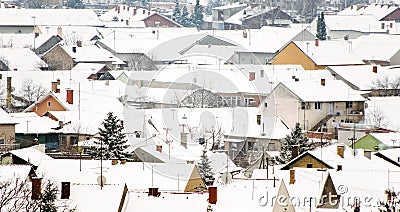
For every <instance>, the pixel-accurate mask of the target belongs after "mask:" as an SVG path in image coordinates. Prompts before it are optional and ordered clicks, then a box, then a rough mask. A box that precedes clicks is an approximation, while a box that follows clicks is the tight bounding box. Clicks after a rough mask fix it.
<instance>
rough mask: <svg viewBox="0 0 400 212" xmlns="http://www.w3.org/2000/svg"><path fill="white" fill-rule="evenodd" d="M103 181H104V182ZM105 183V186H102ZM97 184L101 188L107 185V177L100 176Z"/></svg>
mask: <svg viewBox="0 0 400 212" xmlns="http://www.w3.org/2000/svg"><path fill="white" fill-rule="evenodd" d="M102 179H103V180H102ZM102 181H103V185H102V184H101V182H102ZM97 183H98V184H99V185H100V186H104V185H105V184H106V177H105V176H104V175H103V176H102V175H100V176H98V177H97Z"/></svg>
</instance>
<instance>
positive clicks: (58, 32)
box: [57, 26, 62, 37]
mask: <svg viewBox="0 0 400 212" xmlns="http://www.w3.org/2000/svg"><path fill="white" fill-rule="evenodd" d="M57 35H58V36H59V37H62V28H61V26H58V27H57Z"/></svg>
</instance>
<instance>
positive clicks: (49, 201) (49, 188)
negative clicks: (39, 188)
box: [39, 180, 58, 212]
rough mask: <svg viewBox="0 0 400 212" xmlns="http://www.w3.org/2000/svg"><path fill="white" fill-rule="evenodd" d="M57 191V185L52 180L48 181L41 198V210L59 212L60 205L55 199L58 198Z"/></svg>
mask: <svg viewBox="0 0 400 212" xmlns="http://www.w3.org/2000/svg"><path fill="white" fill-rule="evenodd" d="M57 192H58V188H57V185H55V184H54V183H53V182H51V181H50V180H49V181H47V183H46V184H45V186H44V190H43V193H42V194H41V196H40V199H39V205H40V211H46V212H57V210H58V206H57V205H56V204H55V201H56V200H57Z"/></svg>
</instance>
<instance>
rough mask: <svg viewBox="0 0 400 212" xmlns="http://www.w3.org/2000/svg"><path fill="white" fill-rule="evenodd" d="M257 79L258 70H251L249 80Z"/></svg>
mask: <svg viewBox="0 0 400 212" xmlns="http://www.w3.org/2000/svg"><path fill="white" fill-rule="evenodd" d="M255 79H256V72H249V81H253V80H255Z"/></svg>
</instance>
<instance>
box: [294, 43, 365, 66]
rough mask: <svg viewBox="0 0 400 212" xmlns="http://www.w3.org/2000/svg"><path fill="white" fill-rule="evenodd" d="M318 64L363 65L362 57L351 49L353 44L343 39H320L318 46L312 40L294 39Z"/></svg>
mask: <svg viewBox="0 0 400 212" xmlns="http://www.w3.org/2000/svg"><path fill="white" fill-rule="evenodd" d="M293 43H294V44H295V45H296V46H297V47H298V48H299V49H300V50H301V51H302V52H303V53H304V54H306V55H307V56H308V57H309V58H310V59H311V60H312V61H313V62H314V63H315V64H316V65H362V64H365V63H364V62H363V61H362V60H361V58H360V57H358V56H357V55H356V54H354V52H352V51H351V46H350V45H351V44H349V43H348V42H346V41H341V40H329V41H328V40H326V41H319V42H318V46H316V45H314V42H310V41H293Z"/></svg>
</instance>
